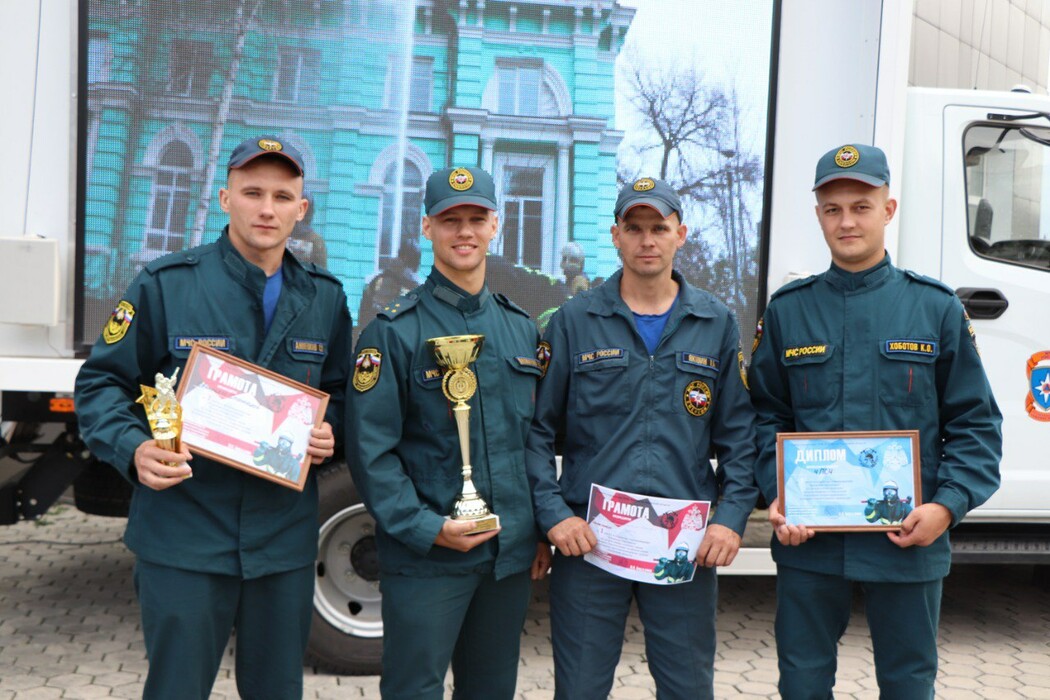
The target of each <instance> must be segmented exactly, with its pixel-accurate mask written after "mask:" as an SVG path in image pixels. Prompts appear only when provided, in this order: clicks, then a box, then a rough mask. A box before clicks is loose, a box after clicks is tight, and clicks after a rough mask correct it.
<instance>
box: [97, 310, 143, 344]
mask: <svg viewBox="0 0 1050 700" xmlns="http://www.w3.org/2000/svg"><path fill="white" fill-rule="evenodd" d="M134 318H135V307H134V306H132V305H131V302H130V301H121V302H120V303H119V304H117V308H115V309H113V313H111V314H110V315H109V320H108V321H106V325H105V326H104V327H103V328H102V339H103V340H105V341H106V344H107V345H112V344H113V343H116V342H118V341H120V340H123V338H124V336H125V335H127V333H128V328H130V327H131V321H132V320H133V319H134Z"/></svg>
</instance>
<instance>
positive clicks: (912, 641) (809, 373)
mask: <svg viewBox="0 0 1050 700" xmlns="http://www.w3.org/2000/svg"><path fill="white" fill-rule="evenodd" d="M889 180H890V173H889V167H888V166H887V163H886V156H885V154H883V152H882V151H881V150H879V149H878V148H874V147H871V146H865V145H859V144H850V145H846V146H843V147H841V148H837V149H832V150H831V151H829V152H828V153H826V154H825V155H824V156H823V157H822V158H821V159H820V161H819V162H818V164H817V173H816V183H815V185H814V190H815V191H816V197H817V206H816V213H817V220H818V222H819V223H820V227H821V229H822V230H823V233H824V239H825V241H826V242H827V245H828V248H829V249H830V251H831V268H830V269H829V270H828V271H827V272H824V273H823V274H820V275H816V276H813V277H808V278H806V279H803V280H798V281H795V282H792V283H790V284H788V285H785V286H784V287H782V288H781V289H779V290H778V291H777V292H776V293H775V294H773V297H772V300H771V301H770V303H769V306H768V308H767V309H766V312H765V315H764V316H763V320H762V321H760V323H759V327H758V333H757V334H756V336H755V344H754V352H753V355H752V361H751V368H750V373H749V375H748V378H749V380H750V384H751V396H752V400H753V401H754V404H755V408H756V409H757V411H758V416H759V423H758V445H759V461H758V467H757V473H758V477H759V485H760V486H761V488H762V491H763V494H764V495H765V497H766V499H767V500H768V501H770V503H771V505H770V509H769V518H770V521H771V522H772V523H773V525H774V528H775V538H774V541H773V558H774V559H775V560H776V562H777V567H778V576H777V618H776V642H777V654H778V657H779V666H780V692H781V694H782V695H783V697H784V698H786V700H801V699H807V698H812V699H813V700H818V699H819V700H825V699H826V698H828V697H831V690H832V688H833V687H834V684H835V668H836V651H837V645H838V640H839V638H840V637H841V636H842V633H843V632H844V631H845V629H846V624H847V622H848V621H849V616H850V608H851V595H852V587H853V583H854V582H860V583H861V585H862V587H863V590H864V594H865V604H866V607H867V618H868V626H869V629H870V631H871V637H872V643H873V647H874V651H875V670H876V676H877V678H878V683H879V688H880V694H881V697H883V698H893V699H894V700H909V699H911V698H915V699H919V698H923V699H925V698H932V697H933V692H934V679H935V677H936V674H937V623H938V617H939V613H940V601H941V581H942V579H943V578H944V576H945V575H947V573H948V567H949V564H950V560H951V552H950V550H949V546H948V534H947V530H948V528H949V527H951V526H953V525H955V524H956V523H958V522H959V521H960V520H961V519H962V518H963V516H964V515H966V513H967V512H968V511H970V510H971V509H973V508H975V507H976V506H978V505H980V504H981V503H983V502H984V501H985V500H987V499H988V497H989V496H991V495H992V493H994V492H995V490H996V489H997V488H998V485H999V466H998V465H999V459H1000V456H1001V451H1002V435H1001V432H1000V425H1001V422H1002V417H1001V415H1000V413H999V409H998V408H997V406H996V404H995V400H994V399H993V398H992V393H991V389H990V387H989V385H988V381H987V379H986V377H985V374H984V369H983V367H982V366H981V358H980V356H979V354H978V351H977V344H976V340H975V338H974V334H973V329H972V328H971V327H970V323H969V319H968V318H967V316H966V313H965V311H964V310H963V307H962V304H961V303H960V302H959V300H958V299H957V298H956V297H955V295H954V294H953V293H952V290H951V289H950V288H948V287H946V286H945V285H943V284H941V283H940V282H938V281H936V280H933V279H930V278H928V277H923V276H921V275H917V274H915V273H912V272H909V271H906V270H901V269H898V268H896V267H894V266H893V264H892V263H891V262H890V259H889V255H888V254H887V253H886V251H885V250H884V242H885V228H886V225H887V224H888V223H889V222H890V220H891V219H892V218H893V216H894V214H895V212H896V210H897V202H896V200H894V199H892V198H890V196H889ZM916 205H918V206H921V203H916ZM931 235H932V232H931ZM890 430H918V432H919V450H920V452H921V459H920V466H921V482H922V489H921V493H922V504H921V505H917V506H915V507H914V508H913V507H912V506H911V504H910V502H909V503H908V504H906V505H907V508H905V504H902V503H901V501H900V500H898V493H897V490H898V487H897V484H896V482H894V481H889V482H887V483H885V484H882V485H881V486H882V492H883V500H881V501H879V500H875V499H874V498H872V499H870V500H869V501H868V504H869V505H868V510H866V511H865V513H866V515H865V517H867V518H868V519H869V520H873V521H874V520H886V521H887V522H888V523H889V522H891V521H893V520H894V518H895V517H896V515H897V514H899V515H902V516H903V521H902V522H901V523H900V530H899V531H891V532H820V533H816V534H815V533H814V531H813V530H811V529H809V528H808V527H806V525H807V523H795V522H788V521H787V520H786V519H785V517H784V515H783V514H782V512H781V509H780V502H779V501H778V498H777V497H778V492H777V455H776V444H777V433H796V432H798V433H809V432H838V431H890ZM909 498H910V496H909Z"/></svg>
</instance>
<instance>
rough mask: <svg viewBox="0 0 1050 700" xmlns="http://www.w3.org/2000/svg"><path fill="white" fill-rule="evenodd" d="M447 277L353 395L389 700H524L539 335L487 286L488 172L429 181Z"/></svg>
mask: <svg viewBox="0 0 1050 700" xmlns="http://www.w3.org/2000/svg"><path fill="white" fill-rule="evenodd" d="M424 205H425V208H426V216H425V217H424V218H423V235H424V236H426V238H427V239H428V240H430V242H431V244H432V245H433V250H434V267H433V269H432V271H431V273H430V276H429V277H428V278H427V280H426V281H425V282H424V283H423V285H422V286H420V287H419V288H418V289H416V290H414V291H412V292H410V293H409V294H407V295H405V296H403V297H401V298H400V299H398V300H397V301H394V302H392V303H391V304H389V305H388V306H387V307H386V308H385V309H384V310H383V311H382V312H380V313H379V315H378V316H377V317H376V319H375V320H374V321H372V322H371V323H370V324H369V325H368V326H367V327H366V328H365V329H364V331H363V332H362V334H361V338H360V340H359V341H358V346H357V355H356V362H355V370H354V374H353V377H352V379H351V382H350V387H349V388H348V426H347V430H348V445H350V446H355V445H356V454H351V455H349V462H350V468H351V472H352V474H353V477H354V484H355V485H356V486H357V488H358V489H359V490H360V495H361V497H362V500H363V501H364V503H365V505H366V506H367V507H368V510H369V512H370V513H371V514H372V515H373V516H374V517H375V519H376V522H377V525H378V529H377V533H376V542H377V545H378V548H379V564H380V571H381V585H382V591H383V632H384V637H383V677H382V680H381V681H380V691H381V693H382V696H383V698H384V699H385V700H394V699H402V698H403V699H405V700H409V699H410V700H424V699H428V698H434V699H440V698H442V697H443V696H444V680H445V674H446V672H447V670H448V667H449V663H450V662H451V664H452V671H453V675H454V679H455V680H454V683H455V697H456V698H457V699H464V700H469V699H471V698H473V699H476V700H501V699H506V700H510V699H511V698H513V697H514V690H515V684H516V680H517V669H518V655H519V639H520V635H521V629H522V625H523V624H524V621H525V613H526V610H527V609H528V603H529V597H530V591H531V581H530V570H531V574H532V576H531V578H540V577H542V576H543V575H544V574H545V572H546V570H547V566H548V564H549V559H550V550H549V549H548V548H547V546H546V545H540V544H537V539H536V529H535V525H534V524H533V519H532V500H531V498H530V496H529V487H528V482H527V480H526V478H525V466H524V452H525V437H526V435H527V433H528V429H529V422H530V420H531V419H532V412H533V397H534V393H535V386H536V380H537V379H539V377H540V376H541V374H542V369H543V367H542V364H541V363H540V361H539V360H537V359H536V341H537V334H536V327H535V325H533V323H532V321H530V320H529V318H528V315H527V314H526V313H525V312H524V311H522V310H521V309H520V308H519V307H518V306H517V305H515V304H514V303H513V302H511V301H510V300H508V299H507V298H506V297H504V296H502V295H500V294H493V293H491V292H490V291H489V290H488V288H487V287H486V286H485V255H486V252H487V251H488V246H489V243H490V242H491V241H492V240H493V238H494V237H495V235H496V231H497V227H498V221H497V216H496V196H495V185H494V184H493V182H492V178H491V177H490V176H489V174H488V173H486V172H485V171H484V170H481V169H479V168H474V167H471V168H448V169H445V170H440V171H437V172H435V173H434V174H433V175H431V176H430V178H429V179H428V180H427V185H426V194H425V198H424Z"/></svg>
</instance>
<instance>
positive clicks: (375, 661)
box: [306, 464, 383, 675]
mask: <svg viewBox="0 0 1050 700" xmlns="http://www.w3.org/2000/svg"><path fill="white" fill-rule="evenodd" d="M317 485H318V490H319V491H320V517H319V525H320V532H319V535H318V552H317V563H316V566H315V585H314V616H313V625H312V627H311V630H310V643H309V645H308V647H307V650H306V662H307V663H308V664H311V665H315V666H319V667H321V668H324V669H326V670H329V671H334V672H336V673H341V674H346V675H376V674H378V673H379V672H380V662H381V660H382V653H383V619H382V616H381V601H382V596H381V595H380V593H379V558H378V556H377V554H376V542H375V521H374V520H373V519H372V516H371V515H369V514H368V511H366V510H365V507H364V505H362V504H361V499H360V498H359V497H358V495H357V489H355V488H354V484H353V482H352V481H351V479H350V472H349V470H348V469H347V468H346V465H345V464H335V465H331V466H329V467H328V468H327V469H325V470H324V471H322V472H320V473H319V474H318V479H317Z"/></svg>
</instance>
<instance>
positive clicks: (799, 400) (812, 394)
mask: <svg viewBox="0 0 1050 700" xmlns="http://www.w3.org/2000/svg"><path fill="white" fill-rule="evenodd" d="M834 354H835V346H834V345H828V344H827V343H813V344H809V345H799V346H793V347H786V348H784V350H783V354H782V355H781V357H780V361H781V362H782V363H783V364H784V367H785V369H786V370H787V375H788V385H789V386H790V388H791V402H792V403H793V404H795V405H796V406H802V407H805V408H816V407H826V406H830V405H831V403H832V402H834V400H835V398H836V397H837V395H838V389H839V383H840V382H841V381H842V378H841V377H835V376H834V368H833V366H832V363H830V362H829V360H830V359H831V357H832V356H833V355H834Z"/></svg>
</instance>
